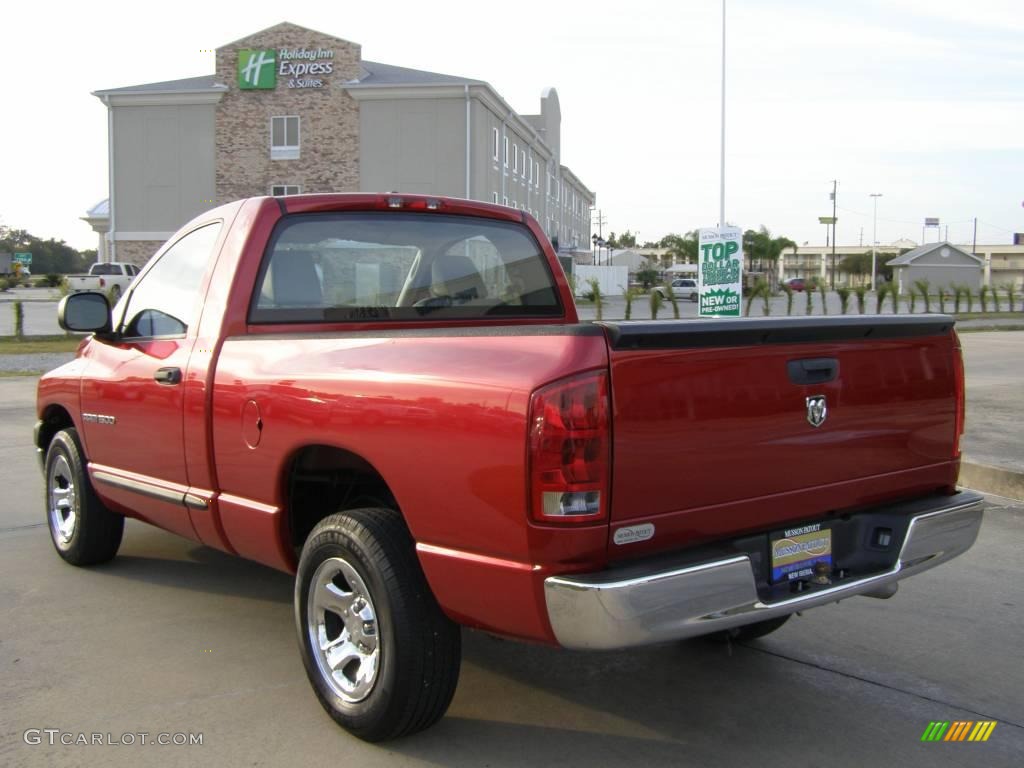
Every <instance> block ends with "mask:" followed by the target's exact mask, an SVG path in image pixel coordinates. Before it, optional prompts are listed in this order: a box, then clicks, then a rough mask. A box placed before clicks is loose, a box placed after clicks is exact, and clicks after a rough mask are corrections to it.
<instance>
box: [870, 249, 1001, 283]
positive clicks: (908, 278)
mask: <svg viewBox="0 0 1024 768" xmlns="http://www.w3.org/2000/svg"><path fill="white" fill-rule="evenodd" d="M889 266H890V267H892V274H893V282H894V283H896V285H897V286H898V287H899V292H900V293H905V292H907V291H909V290H910V289H911V288H913V287H914V284H915V283H916V282H918V281H919V280H927V281H928V283H929V285H930V287H931V289H932V290H937V289H938V288H946V289H947V290H948V289H951V288H952V287H953V286H954V285H966V286H968V287H969V288H971V290H975V291H976V290H978V289H979V288H981V284H982V278H983V277H984V272H985V260H984V259H981V258H978V257H977V256H975V255H974V254H971V253H968V252H967V251H964V250H961V249H960V248H957V247H956V246H955V245H953V244H952V243H945V242H942V243H929V244H928V245H922V246H919V247H917V248H915V249H914V250H912V251H907V252H906V253H904V254H903V255H902V256H897V257H896V258H895V259H893V260H892V261H890V262H889Z"/></svg>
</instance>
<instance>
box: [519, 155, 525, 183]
mask: <svg viewBox="0 0 1024 768" xmlns="http://www.w3.org/2000/svg"><path fill="white" fill-rule="evenodd" d="M519 156H520V159H521V160H522V162H521V163H520V164H519V167H520V168H521V169H522V171H523V178H524V179H525V178H526V150H525V149H524V150H523V151H522V152H520V153H519Z"/></svg>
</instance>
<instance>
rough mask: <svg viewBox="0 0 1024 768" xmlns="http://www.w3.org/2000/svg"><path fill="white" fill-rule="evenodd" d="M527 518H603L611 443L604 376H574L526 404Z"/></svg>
mask: <svg viewBox="0 0 1024 768" xmlns="http://www.w3.org/2000/svg"><path fill="white" fill-rule="evenodd" d="M529 425H530V431H529V445H528V447H529V479H530V480H529V482H530V487H529V493H530V514H531V516H532V517H533V519H534V520H536V521H538V522H548V523H552V522H554V523H584V522H594V521H595V520H601V519H604V518H606V517H607V515H608V503H609V498H608V496H609V490H608V486H609V476H610V470H609V466H610V463H611V439H610V428H609V417H608V374H607V373H606V372H605V371H593V372H591V373H586V374H582V375H579V376H573V377H571V378H567V379H562V380H561V381H556V382H555V383H553V384H549V385H548V386H546V387H542V388H541V389H538V390H537V391H536V392H534V394H533V398H532V399H531V401H530V422H529Z"/></svg>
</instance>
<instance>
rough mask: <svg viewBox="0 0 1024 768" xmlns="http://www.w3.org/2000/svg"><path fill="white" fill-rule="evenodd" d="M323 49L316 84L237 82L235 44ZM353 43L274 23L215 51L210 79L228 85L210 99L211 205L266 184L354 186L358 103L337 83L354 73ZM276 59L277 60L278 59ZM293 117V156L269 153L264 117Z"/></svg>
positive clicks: (265, 189)
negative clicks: (325, 71) (296, 124)
mask: <svg viewBox="0 0 1024 768" xmlns="http://www.w3.org/2000/svg"><path fill="white" fill-rule="evenodd" d="M246 48H248V49H273V50H275V51H280V50H281V49H282V48H288V49H295V48H306V49H307V50H312V49H316V48H322V49H326V50H331V51H333V52H334V57H333V58H332V59H330V61H331V63H332V65H333V72H331V74H329V75H326V76H320V77H321V79H322V80H324V86H323V87H322V88H289V87H288V86H287V80H288V78H287V77H286V76H283V75H278V77H277V87H276V88H275V89H274V90H241V89H240V88H239V87H238V51H239V50H241V49H246ZM359 62H360V46H358V45H356V44H355V43H350V42H348V41H346V40H341V39H339V38H336V37H330V36H328V35H324V34H322V33H319V32H314V31H313V30H309V29H305V28H303V27H300V26H297V25H295V24H289V23H284V24H278V25H277V26H275V27H271V28H270V29H266V30H264V31H262V32H257V33H256V34H254V35H251V36H249V37H246V38H243V39H242V40H238V41H236V42H234V43H230V44H228V45H226V46H223V47H222V48H218V49H217V80H218V81H219V82H221V83H224V84H225V85H227V86H228V91H227V92H226V93H225V94H224V97H223V99H222V101H221V102H220V104H218V105H217V116H216V189H217V204H218V205H219V204H221V203H226V202H230V201H232V200H237V199H239V198H243V197H252V196H256V195H267V194H270V185H271V184H298V185H300V187H301V189H302V192H304V193H306V192H356V191H358V190H359V105H358V104H357V103H356V101H355V100H354V99H353V98H352V97H351V96H349V94H348V93H347V92H346V91H345V90H343V85H344V84H345V83H346V82H348V81H351V80H355V79H357V78H358V77H359V74H360V63H359ZM278 64H280V60H278ZM275 115H279V116H284V115H298V116H299V118H300V144H301V151H300V156H299V158H298V159H296V160H271V159H270V118H271V117H272V116H275Z"/></svg>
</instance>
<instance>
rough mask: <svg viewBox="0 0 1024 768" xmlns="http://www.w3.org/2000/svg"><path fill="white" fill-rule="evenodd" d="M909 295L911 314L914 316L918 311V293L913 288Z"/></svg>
mask: <svg viewBox="0 0 1024 768" xmlns="http://www.w3.org/2000/svg"><path fill="white" fill-rule="evenodd" d="M907 295H908V296H910V314H914V312H916V311H917V291H915V290H914V289H913V288H911V289H910V291H909V292H908V293H907Z"/></svg>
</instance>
